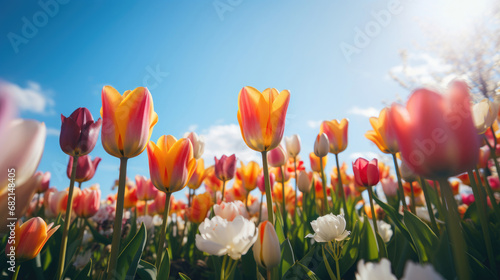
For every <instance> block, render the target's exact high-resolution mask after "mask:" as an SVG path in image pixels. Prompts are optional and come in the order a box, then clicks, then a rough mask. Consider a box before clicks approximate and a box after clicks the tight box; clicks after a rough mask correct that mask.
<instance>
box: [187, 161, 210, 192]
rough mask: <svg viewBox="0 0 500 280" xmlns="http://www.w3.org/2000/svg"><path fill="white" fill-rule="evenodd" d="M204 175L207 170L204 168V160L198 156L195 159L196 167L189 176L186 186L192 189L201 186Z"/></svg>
mask: <svg viewBox="0 0 500 280" xmlns="http://www.w3.org/2000/svg"><path fill="white" fill-rule="evenodd" d="M206 176H207V172H206V170H205V161H204V160H203V159H202V158H200V159H198V160H196V167H195V168H194V171H193V175H191V178H189V182H188V183H187V186H188V187H189V188H190V189H192V190H196V189H198V188H199V187H200V186H201V183H203V180H205V177H206Z"/></svg>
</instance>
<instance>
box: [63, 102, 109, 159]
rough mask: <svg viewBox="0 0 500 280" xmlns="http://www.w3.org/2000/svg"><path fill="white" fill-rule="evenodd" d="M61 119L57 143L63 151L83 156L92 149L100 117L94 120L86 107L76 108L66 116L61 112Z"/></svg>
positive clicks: (100, 121)
mask: <svg viewBox="0 0 500 280" xmlns="http://www.w3.org/2000/svg"><path fill="white" fill-rule="evenodd" d="M61 121H62V124H61V134H60V136H59V144H60V145H61V149H62V150H63V152H64V153H66V154H68V155H70V156H83V155H86V154H88V153H90V152H91V151H92V150H93V149H94V147H95V144H96V142H97V137H98V136H99V130H100V129H101V124H102V120H101V119H100V118H99V119H98V120H97V122H94V118H93V117H92V114H91V113H90V111H89V110H88V109H87V108H78V109H76V110H75V111H74V112H73V113H72V114H71V115H70V116H69V117H68V118H66V117H65V116H63V115H62V114H61Z"/></svg>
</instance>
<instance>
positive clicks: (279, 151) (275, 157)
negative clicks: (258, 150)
mask: <svg viewBox="0 0 500 280" xmlns="http://www.w3.org/2000/svg"><path fill="white" fill-rule="evenodd" d="M267 162H268V163H269V165H270V166H272V167H281V166H284V165H285V164H286V163H287V154H286V151H285V148H283V145H278V147H276V148H275V149H273V150H271V151H270V152H269V153H268V154H267Z"/></svg>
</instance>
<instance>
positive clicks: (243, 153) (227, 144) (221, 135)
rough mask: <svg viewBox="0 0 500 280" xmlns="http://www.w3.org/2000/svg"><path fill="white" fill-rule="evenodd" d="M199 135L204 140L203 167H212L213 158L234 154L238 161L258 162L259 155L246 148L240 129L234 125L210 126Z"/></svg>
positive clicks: (259, 159)
mask: <svg viewBox="0 0 500 280" xmlns="http://www.w3.org/2000/svg"><path fill="white" fill-rule="evenodd" d="M200 135H202V136H203V137H204V138H205V153H204V154H203V159H204V160H205V161H206V163H205V165H207V166H209V165H212V164H213V162H214V157H217V158H219V157H221V156H222V155H232V154H236V157H237V158H238V159H239V160H242V161H244V162H249V161H251V160H254V161H257V162H260V161H261V155H260V153H258V152H256V151H254V150H252V149H250V148H248V146H247V145H246V144H245V141H243V137H242V136H241V130H240V127H239V126H238V125H236V124H224V125H212V126H210V127H209V128H208V129H204V130H203V131H202V132H201V133H200Z"/></svg>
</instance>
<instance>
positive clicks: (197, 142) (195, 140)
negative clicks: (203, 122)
mask: <svg viewBox="0 0 500 280" xmlns="http://www.w3.org/2000/svg"><path fill="white" fill-rule="evenodd" d="M184 138H187V139H189V140H191V144H192V145H193V157H194V158H195V159H199V158H201V156H202V155H203V152H204V151H205V139H204V138H203V136H198V134H196V132H189V133H186V134H184Z"/></svg>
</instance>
